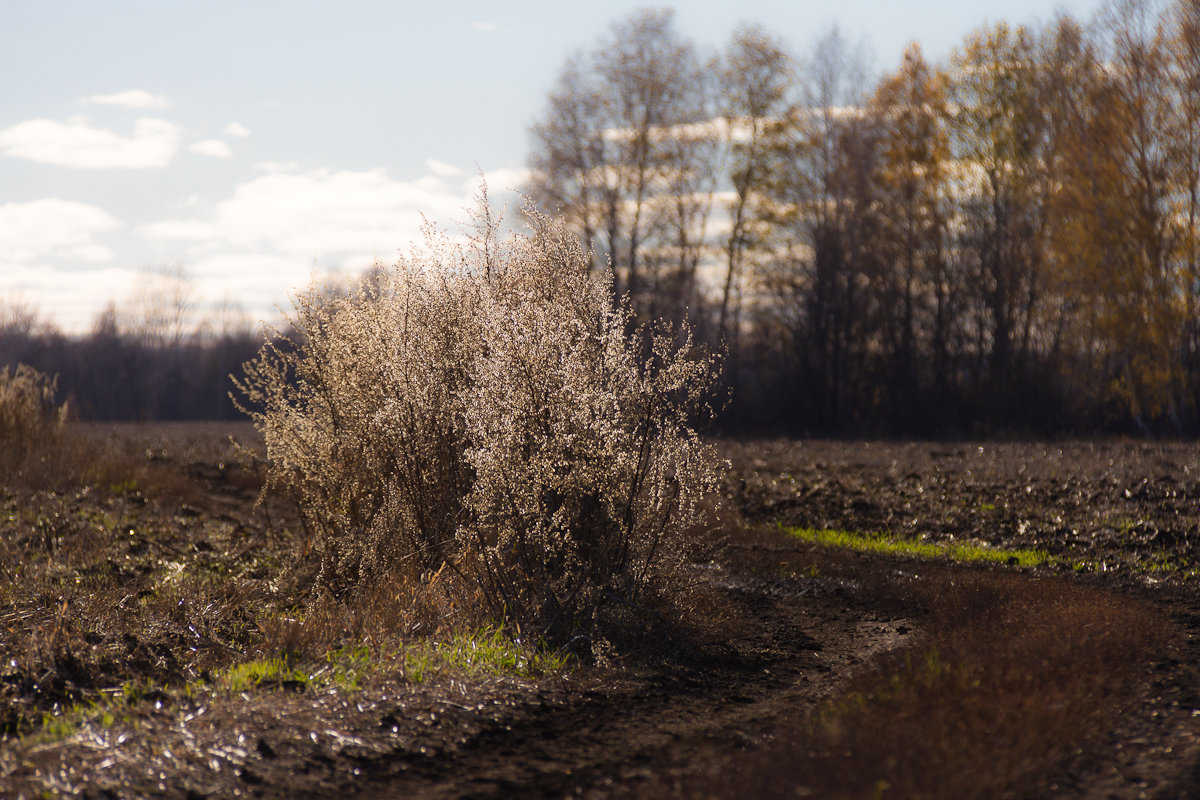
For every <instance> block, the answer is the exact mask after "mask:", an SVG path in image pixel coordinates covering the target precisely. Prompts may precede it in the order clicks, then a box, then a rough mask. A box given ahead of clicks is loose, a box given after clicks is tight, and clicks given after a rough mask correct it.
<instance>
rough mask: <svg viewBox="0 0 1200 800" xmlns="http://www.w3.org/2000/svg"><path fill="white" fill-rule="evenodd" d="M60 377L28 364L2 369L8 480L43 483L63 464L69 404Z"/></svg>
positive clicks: (3, 462) (0, 442) (2, 449)
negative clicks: (59, 397)
mask: <svg viewBox="0 0 1200 800" xmlns="http://www.w3.org/2000/svg"><path fill="white" fill-rule="evenodd" d="M56 389H57V381H56V379H54V378H51V377H49V376H47V375H44V374H42V373H41V372H38V371H37V370H36V369H34V368H32V367H30V366H27V365H25V364H18V365H17V367H16V369H9V368H8V367H4V368H3V369H0V470H2V471H3V474H4V476H5V482H6V483H9V484H11V483H26V484H28V483H42V482H45V481H47V480H51V479H52V478H53V477H54V473H55V472H56V471H58V470H59V469H60V468H61V467H62V466H63V465H62V464H61V463H60V462H61V461H62V456H63V448H64V430H65V427H66V424H67V419H68V417H69V416H70V408H69V406H68V404H66V403H63V404H61V405H59V404H58V403H57V402H56V401H55V392H56Z"/></svg>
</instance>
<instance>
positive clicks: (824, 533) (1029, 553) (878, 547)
mask: <svg viewBox="0 0 1200 800" xmlns="http://www.w3.org/2000/svg"><path fill="white" fill-rule="evenodd" d="M784 531H786V532H787V533H788V534H789V535H791V536H795V537H796V538H797V539H800V540H802V541H805V542H812V543H813V544H820V545H825V546H826V547H842V548H845V549H847V550H859V551H863V552H869V553H885V554H888V555H898V556H910V557H916V558H944V559H949V560H951V561H960V562H992V563H997V564H1008V565H1010V566H1015V567H1038V566H1042V565H1045V564H1051V563H1054V562H1055V561H1056V559H1055V558H1054V557H1053V556H1051V555H1050V554H1049V553H1046V552H1044V551H1042V550H1025V549H1017V550H1010V549H1005V548H1001V547H986V546H984V545H979V544H969V543H963V542H927V541H921V540H919V539H902V538H899V537H896V536H890V535H888V534H884V533H851V532H850V531H829V530H814V529H812V528H789V527H784Z"/></svg>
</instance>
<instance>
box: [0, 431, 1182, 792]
mask: <svg viewBox="0 0 1200 800" xmlns="http://www.w3.org/2000/svg"><path fill="white" fill-rule="evenodd" d="M234 432H235V434H236V435H237V436H239V437H241V438H242V439H243V440H244V441H246V442H249V443H250V444H251V446H252V443H253V442H252V440H253V437H252V435H250V433H249V431H248V430H247V429H246V428H244V427H238V428H236V429H235V430H234ZM227 433H228V431H227V430H225V429H221V428H219V427H209V428H198V427H196V426H192V427H187V428H184V427H173V426H158V427H144V428H138V429H130V428H125V429H121V430H119V431H118V432H117V433H116V434H115V435H117V436H120V437H123V439H124V441H127V442H129V443H130V444H129V445H128V446H127V449H128V450H129V451H130V452H131V453H134V454H141V455H142V456H145V457H146V458H148V459H150V460H151V461H152V462H154V463H157V464H159V465H160V466H162V467H164V469H163V470H160V472H159V473H157V475H158V477H157V478H155V477H154V475H149V476H147V477H144V478H143V486H142V487H140V488H139V487H138V486H136V485H133V484H130V485H124V486H122V485H116V486H107V487H97V488H93V489H91V490H90V491H73V492H56V493H50V492H29V491H16V490H10V491H7V492H5V493H4V495H3V498H0V499H2V500H3V502H4V504H5V508H7V522H3V521H2V515H0V541H5V542H6V543H7V546H8V550H7V551H6V552H7V553H8V554H10V555H9V558H10V559H11V558H13V555H12V554H15V553H23V554H26V557H28V558H44V559H53V558H59V559H61V560H64V561H68V560H71V570H65V569H64V570H62V574H61V575H58V573H56V572H54V571H53V570H49V571H47V572H46V573H45V576H43V577H42V578H39V581H41V583H39V584H38V587H39V588H38V591H39V592H40V593H39V594H38V595H37V596H31V597H29V598H26V599H25V600H22V599H20V598H16V597H14V598H10V600H9V602H8V604H7V605H0V623H2V625H0V650H3V653H0V655H3V656H5V659H4V661H3V663H0V722H2V723H3V724H4V726H5V728H4V738H2V739H0V796H3V797H19V796H28V797H33V796H40V795H41V794H43V793H45V792H48V793H50V794H51V795H54V794H61V795H64V796H85V797H125V796H150V795H153V796H166V797H189V798H194V797H235V796H243V797H300V796H339V795H340V796H343V797H429V798H433V797H568V796H578V797H650V796H663V795H672V794H673V795H676V796H727V797H732V796H739V795H740V794H744V793H743V792H740V791H739V782H738V780H739V779H738V778H737V776H738V775H739V774H740V773H739V770H741V769H744V765H746V764H761V763H762V762H761V757H762V756H763V755H764V754H766V755H767V757H768V760H770V758H771V756H770V754H771V753H774V752H776V750H775V749H773V748H777V747H778V746H779V743H780V742H781V740H786V739H789V738H791V737H793V736H794V735H795V733H794V732H795V731H797V730H801V729H802V724H801V723H800V722H798V721H799V720H803V719H804V718H805V717H806V715H808V714H810V713H815V712H818V711H819V710H820V709H822V708H824V707H827V706H828V705H829V704H831V703H836V702H837V701H838V698H839V697H840V696H841V692H842V691H843V690H844V688H845V687H846V686H847V685H848V684H849V683H850V682H852V681H853V680H854V679H855V676H857V675H860V674H862V673H863V672H864V671H867V670H870V669H872V668H874V666H875V665H876V664H877V663H879V661H878V659H879V658H880V657H882V656H883V655H885V654H888V653H903V652H904V651H905V648H907V647H912V646H914V645H913V643H914V642H916V641H918V640H919V638H920V637H921V636H922V634H923V631H924V626H926V625H927V624H928V620H929V617H928V616H927V610H926V609H924V608H922V607H920V606H919V605H913V604H906V603H905V602H904V601H903V598H900V597H899V596H898V595H896V594H895V593H889V592H887V591H882V592H881V591H880V590H879V588H878V587H879V586H880V585H881V582H883V583H886V582H887V581H893V582H894V581H895V580H896V576H902V577H903V578H904V579H905V580H911V579H912V576H913V575H915V574H916V572H917V570H918V568H917V567H915V566H914V563H913V562H912V561H911V560H907V559H903V558H889V557H885V556H867V555H864V554H855V553H846V552H840V551H830V550H828V549H825V548H820V547H817V546H814V545H809V544H805V543H802V542H799V541H797V540H794V539H791V538H788V537H787V536H786V535H785V534H784V533H782V532H780V531H778V530H777V529H776V528H775V525H776V524H777V523H783V524H786V525H795V526H799V527H813V528H833V529H844V530H850V531H861V532H890V533H892V534H895V535H900V536H905V537H916V538H927V539H931V540H934V541H938V540H947V539H960V540H961V539H965V540H971V541H977V542H980V543H985V544H988V545H994V546H1004V547H1036V548H1039V549H1043V550H1046V551H1047V552H1049V553H1051V554H1052V555H1055V556H1058V557H1059V561H1057V562H1056V563H1055V564H1053V565H1050V566H1047V567H1043V568H1038V569H1037V570H1027V571H1026V572H1027V574H1028V577H1029V579H1030V580H1039V579H1054V580H1064V581H1074V582H1080V583H1082V584H1085V585H1087V586H1090V587H1095V588H1097V589H1098V590H1099V591H1102V592H1111V593H1113V594H1117V595H1120V596H1121V597H1123V598H1131V599H1132V600H1131V601H1132V602H1137V603H1141V604H1146V605H1147V606H1148V607H1149V608H1151V609H1152V610H1153V612H1154V613H1155V614H1157V615H1159V616H1160V617H1161V618H1162V619H1163V620H1164V621H1165V622H1166V624H1169V625H1170V627H1171V630H1172V634H1171V639H1170V642H1169V645H1164V646H1163V647H1162V648H1159V649H1157V650H1154V651H1153V652H1149V651H1148V652H1147V653H1146V654H1145V657H1144V662H1145V663H1144V669H1142V670H1141V672H1140V673H1139V677H1138V678H1137V680H1136V681H1134V684H1133V685H1131V686H1132V688H1130V689H1129V690H1128V695H1127V696H1123V697H1122V698H1120V703H1118V704H1117V705H1115V706H1114V708H1119V709H1120V712H1119V713H1114V714H1112V715H1110V716H1109V717H1106V718H1105V720H1106V721H1105V722H1104V724H1103V728H1104V729H1103V730H1101V731H1092V732H1091V734H1090V735H1089V736H1088V737H1086V738H1085V739H1081V740H1080V741H1081V744H1080V745H1079V746H1078V747H1073V746H1072V747H1070V748H1067V751H1068V752H1069V756H1066V757H1063V758H1061V759H1060V758H1056V759H1054V760H1052V761H1048V762H1047V763H1045V764H1040V765H1037V766H1036V770H1037V771H1036V772H1035V773H1032V774H1033V777H1032V778H1030V781H1032V782H1027V783H1026V784H1024V785H1025V786H1026V787H1028V786H1036V787H1038V791H1037V792H1036V793H1035V794H1036V795H1037V796H1049V797H1081V798H1108V797H1117V798H1126V797H1128V798H1135V797H1160V798H1169V797H1187V796H1195V795H1197V794H1200V744H1198V743H1200V673H1198V670H1197V665H1200V603H1198V602H1197V597H1198V592H1200V581H1198V580H1197V579H1196V578H1195V576H1194V575H1193V574H1192V571H1193V569H1194V567H1195V561H1196V560H1197V559H1198V557H1200V550H1198V548H1200V448H1198V447H1196V446H1194V445H1183V444H1144V443H1136V442H1103V443H1061V444H1059V443H1055V444H1025V443H932V444H931V443H881V442H786V441H768V442H741V443H724V444H722V446H721V447H722V451H723V453H724V455H725V456H726V457H727V458H728V459H729V460H730V462H731V465H732V468H731V471H730V473H729V482H728V494H729V498H728V501H729V504H730V506H729V507H730V509H731V514H730V517H729V519H732V520H734V522H732V523H727V524H726V525H724V526H723V527H722V528H721V529H720V530H719V531H714V532H713V533H712V535H713V536H716V537H719V538H720V540H721V542H720V543H721V545H722V547H721V548H720V550H719V551H718V554H717V555H716V556H715V557H714V558H713V559H712V560H710V561H706V562H704V563H698V564H696V565H695V567H694V570H695V578H696V580H697V581H698V582H699V583H700V584H702V585H703V586H704V587H706V591H707V593H708V596H709V600H708V605H706V606H704V607H703V608H704V610H705V611H704V613H711V614H712V616H713V620H711V624H704V625H698V626H696V628H695V630H694V631H693V632H692V633H690V634H688V636H687V637H686V638H687V641H682V642H680V643H679V644H678V646H677V647H671V648H668V649H667V650H665V651H664V652H665V653H666V655H664V654H663V653H656V654H654V655H653V656H652V657H648V656H638V655H636V654H635V655H631V656H616V657H614V658H613V659H611V660H610V661H608V662H607V663H602V664H599V665H578V664H577V665H574V666H572V667H569V668H568V669H566V670H564V671H561V672H556V673H554V674H550V675H543V676H533V675H519V674H504V673H499V674H496V673H492V672H465V673H464V672H462V671H456V670H453V669H445V670H435V671H434V672H433V673H432V674H431V675H429V676H424V677H422V678H421V679H420V680H416V679H414V676H413V675H412V674H411V669H409V671H408V672H406V666H405V662H403V661H402V660H398V661H397V662H396V663H395V665H394V666H387V667H385V668H382V669H376V670H373V671H372V672H371V673H370V675H369V677H367V678H364V680H363V681H362V682H361V683H360V684H359V685H357V686H355V687H353V688H352V689H348V688H347V687H346V686H345V685H340V684H337V683H336V682H335V683H321V682H319V681H313V682H311V683H308V684H306V685H303V686H300V685H296V686H292V685H285V683H286V682H280V683H278V684H276V685H266V686H259V687H255V688H252V689H248V690H245V691H238V692H230V691H224V692H220V691H210V690H207V689H200V690H194V688H189V687H195V686H197V685H201V686H202V685H205V681H204V679H205V678H206V677H207V676H208V674H209V673H210V672H212V671H215V670H217V669H218V668H220V667H221V666H222V665H223V664H228V663H230V662H231V661H236V660H237V658H239V657H242V656H246V657H248V656H251V655H256V654H258V653H257V651H255V650H254V648H256V647H259V646H261V640H262V638H263V632H262V631H261V630H260V627H261V626H259V625H258V623H256V620H257V619H260V618H261V615H262V614H263V613H266V612H265V611H264V609H276V610H277V609H279V608H286V607H287V604H288V602H291V601H290V600H289V598H292V597H296V596H298V595H299V593H301V592H302V590H303V586H302V583H303V575H304V573H303V570H301V569H298V565H300V564H301V563H302V561H303V559H302V558H301V557H300V556H298V555H297V553H298V548H301V547H302V542H301V541H300V539H301V538H302V535H301V533H300V532H299V531H297V530H296V529H295V528H296V524H295V521H294V519H293V518H290V517H289V511H288V509H287V508H286V507H283V506H270V505H269V506H268V507H267V508H266V509H265V510H264V509H261V508H260V509H258V510H255V509H254V502H253V501H254V497H255V480H254V468H253V466H252V464H250V463H249V462H239V461H238V460H237V457H236V456H235V455H233V454H231V452H230V451H229V450H227V449H226V448H225V446H224V444H223V442H224V441H225V439H224V437H225V435H226V434H227ZM103 435H106V436H107V435H109V434H108V433H104V434H103ZM172 475H174V476H175V478H174V479H172V478H171V477H170V476H172ZM163 476H167V477H163ZM180 476H182V477H180ZM155 481H157V483H158V488H157V489H156V491H158V493H159V495H160V497H159V498H158V499H155V498H153V497H150V498H148V497H147V496H146V495H147V494H151V492H150V490H149V485H150V484H151V483H155ZM733 512H736V513H733ZM77 540H78V541H77ZM46 550H49V551H51V555H45V553H44V552H43V551H46ZM36 553H42V555H41V556H37V555H35V554H36ZM54 554H58V555H54ZM68 556H69V557H68ZM72 559H73V560H72ZM231 563H232V564H237V565H240V566H238V567H237V568H236V569H237V575H236V576H234V577H232V578H230V577H221V576H223V575H225V572H228V571H229V569H230V567H229V564H231ZM7 569H9V570H15V567H14V566H13V565H12V564H10V565H9V566H8V567H7ZM939 569H944V570H950V571H954V570H957V569H961V570H963V574H964V575H966V574H967V573H968V572H969V571H970V570H971V569H975V568H972V567H965V566H964V567H961V568H959V567H954V566H952V565H942V566H941V567H939ZM89 570H91V572H89ZM206 571H207V572H206ZM93 573H95V574H100V573H103V578H104V580H103V581H100V580H99V579H98V578H97V579H96V580H97V582H96V585H97V586H104V587H106V588H105V591H108V592H110V594H111V597H106V598H102V600H103V602H97V603H96V604H94V605H89V604H88V602H87V600H86V597H87V590H88V584H87V580H90V579H85V581H84V583H83V585H82V586H83V588H82V589H79V588H75V589H72V588H71V587H69V586H67V585H66V584H67V582H68V581H75V582H76V584H78V580H77V579H78V578H79V576H80V575H84V576H87V575H92V574H93ZM218 573H220V575H218ZM939 574H940V575H943V578H944V574H943V573H939ZM173 575H180V576H183V577H182V578H178V579H176V578H174V577H172V576H173ZM204 575H210V577H209V578H205V580H203V581H201V580H200V578H194V579H193V577H194V576H204ZM56 576H58V577H56ZM211 576H217V577H211ZM184 579H187V580H192V581H193V582H192V583H187V584H186V585H187V586H189V587H191V586H194V587H200V588H199V589H197V591H200V589H203V590H204V591H207V592H209V594H208V595H205V596H204V597H205V599H204V602H206V603H208V604H209V605H207V606H205V605H203V603H200V604H197V607H196V608H195V609H191V608H190V607H189V608H184V604H185V602H187V598H186V597H184V596H183V594H179V606H178V607H174V606H172V607H170V608H164V609H163V610H162V611H161V612H159V611H157V610H156V609H157V608H158V606H157V605H153V603H158V602H159V597H160V595H163V594H164V592H166V588H170V587H172V586H175V585H176V584H175V583H172V581H175V580H184ZM950 579H951V580H952V579H953V578H952V577H951V578H950ZM222 581H225V582H222ZM74 585H75V584H72V586H74ZM114 587H115V588H114ZM164 587H166V588H164ZM212 587H216V588H212ZM231 587H232V588H231ZM233 590H236V591H233ZM72 591H74V592H75V594H71V592H72ZM231 592H232V594H231ZM143 593H144V594H143ZM68 595H69V596H68ZM139 597H141V598H142V599H141V603H142V607H143V608H145V607H151V611H154V613H155V614H158V616H154V617H153V620H154V626H153V629H147V630H137V631H134V630H124V629H122V628H121V625H122V619H123V617H122V614H121V612H120V610H119V609H120V605H121V603H132V602H137V601H138V598H139ZM170 597H171V598H174V597H176V595H170ZM64 598H65V599H64ZM130 598H133V599H130ZM172 602H174V601H172ZM168 605H169V604H168ZM102 606H107V607H110V608H109V612H108V613H109V614H110V616H108V617H105V618H104V619H103V620H100V621H99V622H97V621H96V620H98V619H99V615H100V614H101V613H102V611H103V608H102ZM144 613H149V612H144ZM214 613H216V614H217V616H218V617H219V624H215V623H210V624H207V626H205V625H201V624H200V623H201V622H203V621H204V620H205V619H208V618H209V617H211V616H213V614H214ZM147 618H149V617H147ZM89 619H90V620H92V622H91V623H89ZM23 626H24V627H23ZM31 626H32V628H36V629H37V630H39V631H45V633H43V634H41V636H42V638H41V639H37V638H36V637H33V638H30V637H29V636H25V638H23V639H22V638H21V632H22V631H23V630H25V631H26V632H27V631H28V629H31ZM39 626H40V627H39ZM72 636H74V638H72ZM31 641H32V642H33V644H30V642H31ZM63 642H67V643H69V646H67V645H64V644H63ZM38 648H40V650H39V649H38ZM55 648H57V649H55ZM35 650H36V651H37V652H32V651H35ZM239 651H240V653H241V655H239ZM39 658H41V661H39V660H38V659H39ZM39 665H40V666H39ZM131 682H132V683H136V684H138V685H144V686H147V687H150V688H149V689H148V690H147V691H144V692H139V693H136V695H135V696H132V697H131V698H130V700H129V702H128V704H127V706H126V707H125V708H124V709H123V710H122V712H121V713H119V714H117V718H116V719H106V718H99V717H92V718H86V719H84V721H83V722H81V723H79V724H77V725H76V726H75V727H73V728H70V729H68V730H65V731H58V732H57V733H55V734H54V735H50V734H49V733H47V729H46V728H45V727H39V725H42V724H43V723H44V720H45V716H44V715H49V716H50V717H53V716H54V715H55V714H58V713H60V712H61V711H62V710H63V709H66V708H68V707H78V705H79V704H81V703H87V702H94V701H95V700H96V699H97V698H103V697H105V696H106V695H105V692H109V693H112V692H114V691H117V688H116V687H121V686H123V685H128V684H130V683H131ZM756 759H758V760H756ZM756 769H758V770H759V771H760V772H761V771H762V767H761V766H760V767H756ZM750 785H753V786H754V787H755V790H754V792H755V793H756V794H762V795H776V796H794V792H795V789H796V787H795V786H792V785H787V784H777V783H772V782H771V781H770V780H767V779H763V780H758V781H756V782H753V783H743V784H740V786H741V787H742V788H744V787H745V786H750ZM978 796H982V797H987V796H1002V794H1001V793H998V792H990V791H989V790H988V787H987V786H983V787H980V790H979V792H978ZM1026 796H1028V795H1026Z"/></svg>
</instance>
